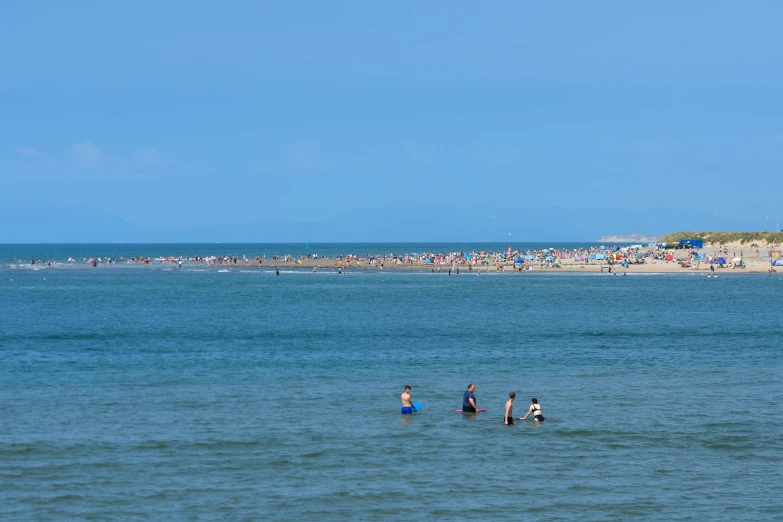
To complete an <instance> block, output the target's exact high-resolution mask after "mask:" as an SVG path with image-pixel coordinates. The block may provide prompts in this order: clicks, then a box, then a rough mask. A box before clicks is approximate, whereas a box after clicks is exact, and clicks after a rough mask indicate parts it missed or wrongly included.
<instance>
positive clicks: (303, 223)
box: [0, 199, 750, 245]
mask: <svg viewBox="0 0 783 522" xmlns="http://www.w3.org/2000/svg"><path fill="white" fill-rule="evenodd" d="M156 212H157V213H159V214H160V223H161V225H160V226H159V227H158V226H155V227H151V226H139V225H137V224H135V223H133V222H132V221H130V220H129V219H126V218H125V217H122V216H118V215H116V214H114V213H112V212H110V211H107V210H106V209H105V208H102V207H100V206H97V205H90V204H84V203H74V204H60V203H51V202H42V201H30V200H28V201H20V200H8V199H6V200H0V243H214V242H223V243H298V242H305V243H306V242H323V243H351V242H370V243H374V242H460V241H464V242H473V241H476V242H480V241H484V242H504V243H505V242H508V244H509V245H511V244H517V243H524V242H537V241H541V242H555V241H582V242H584V241H588V242H592V241H594V240H593V239H591V238H595V237H599V236H600V234H602V233H603V232H604V231H605V230H617V231H618V234H617V235H611V236H604V237H602V238H601V239H600V241H601V242H602V243H649V242H652V241H655V240H656V237H655V236H648V235H643V234H637V233H631V234H627V235H626V234H623V233H622V229H623V228H626V229H628V230H629V231H630V230H639V229H648V230H649V229H652V230H661V231H665V230H683V229H690V230H699V229H701V230H707V229H710V228H711V229H712V230H715V229H718V228H721V229H723V230H743V229H744V230H748V229H749V228H750V225H748V224H746V223H743V222H742V221H740V220H741V219H742V216H739V217H736V216H725V217H720V216H713V215H707V217H705V213H704V212H699V211H696V210H688V209H685V210H681V211H679V212H677V213H676V214H675V213H671V212H661V211H660V210H645V209H634V208H631V209H622V211H613V209H608V208H546V209H541V208H535V207H529V206H520V207H519V208H515V209H507V208H499V207H495V206H491V205H475V206H463V205H457V204H450V203H446V202H438V203H433V204H429V205H425V204H414V203H407V202H399V203H397V204H391V205H384V206H373V205H372V202H368V203H366V206H365V207H357V208H356V209H351V210H346V211H337V212H336V213H335V214H334V215H331V216H329V215H323V214H322V213H320V212H313V213H312V214H308V213H307V212H304V213H299V214H298V216H297V217H293V218H287V217H282V218H271V217H262V218H261V219H257V220H252V221H245V222H242V221H240V220H238V221H240V222H237V223H235V224H220V225H212V226H197V225H188V223H187V222H186V221H182V220H181V219H179V218H178V217H176V216H172V215H167V214H166V213H165V209H163V210H160V209H158V210H156ZM619 212H622V214H621V216H619ZM299 216H301V217H299ZM685 227H687V228H685ZM618 229H619V230H618Z"/></svg>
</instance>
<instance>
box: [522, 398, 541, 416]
mask: <svg viewBox="0 0 783 522" xmlns="http://www.w3.org/2000/svg"><path fill="white" fill-rule="evenodd" d="M530 403H531V404H530V409H529V410H527V414H526V415H525V416H524V417H522V418H521V419H519V420H525V419H527V418H528V416H529V415H530V414H531V413H532V414H533V420H534V421H536V422H544V421H545V420H546V419H545V418H544V415H543V412H542V411H541V405H540V404H538V399H536V398H535V397H533V398H532V399H530Z"/></svg>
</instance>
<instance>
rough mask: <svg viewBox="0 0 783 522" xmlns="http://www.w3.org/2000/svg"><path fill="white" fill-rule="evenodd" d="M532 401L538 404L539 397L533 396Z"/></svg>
mask: <svg viewBox="0 0 783 522" xmlns="http://www.w3.org/2000/svg"><path fill="white" fill-rule="evenodd" d="M530 402H532V403H533V404H538V399H536V398H535V397H533V398H532V399H530Z"/></svg>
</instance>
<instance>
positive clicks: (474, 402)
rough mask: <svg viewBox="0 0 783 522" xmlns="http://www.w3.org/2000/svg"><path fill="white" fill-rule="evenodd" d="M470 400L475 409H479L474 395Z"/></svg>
mask: <svg viewBox="0 0 783 522" xmlns="http://www.w3.org/2000/svg"><path fill="white" fill-rule="evenodd" d="M468 400H469V401H470V405H471V406H473V409H474V410H476V411H478V406H476V401H475V400H473V398H472V397H471V398H470V399H468Z"/></svg>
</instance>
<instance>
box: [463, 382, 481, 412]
mask: <svg viewBox="0 0 783 522" xmlns="http://www.w3.org/2000/svg"><path fill="white" fill-rule="evenodd" d="M474 391H476V385H475V384H473V383H471V384H468V391H466V392H465V393H464V394H463V395H462V413H478V406H476V397H475V396H474V395H473V392H474Z"/></svg>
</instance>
